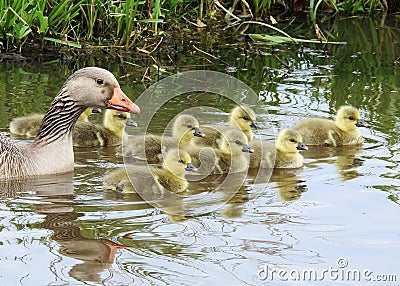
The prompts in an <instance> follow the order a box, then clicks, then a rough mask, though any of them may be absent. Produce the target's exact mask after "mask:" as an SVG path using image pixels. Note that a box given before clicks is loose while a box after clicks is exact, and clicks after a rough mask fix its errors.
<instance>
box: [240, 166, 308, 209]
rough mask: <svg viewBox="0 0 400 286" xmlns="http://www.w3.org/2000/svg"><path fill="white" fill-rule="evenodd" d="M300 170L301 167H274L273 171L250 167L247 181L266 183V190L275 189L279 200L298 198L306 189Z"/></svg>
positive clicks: (285, 200) (250, 182)
mask: <svg viewBox="0 0 400 286" xmlns="http://www.w3.org/2000/svg"><path fill="white" fill-rule="evenodd" d="M302 171H303V170H302V169H274V170H273V171H272V170H270V169H266V170H264V169H261V170H256V169H251V170H249V174H248V178H249V181H248V182H249V184H264V185H265V186H267V185H268V188H267V190H275V189H276V193H277V197H278V199H279V200H280V201H283V202H287V201H293V200H298V199H300V198H301V196H302V194H303V193H304V192H306V191H307V190H308V188H307V184H306V181H305V180H304V179H302V177H301V176H300V173H301V172H302ZM259 172H261V174H260V173H259ZM271 172H272V173H271ZM265 174H267V175H265Z"/></svg>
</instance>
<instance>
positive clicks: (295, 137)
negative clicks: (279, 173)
mask: <svg viewBox="0 0 400 286" xmlns="http://www.w3.org/2000/svg"><path fill="white" fill-rule="evenodd" d="M249 145H250V148H253V149H254V152H253V154H251V155H250V165H249V167H250V168H276V169H281V168H285V169H286V168H287V169H289V168H300V167H302V166H303V156H302V155H301V154H300V153H299V150H307V149H308V148H307V146H306V145H304V144H303V143H302V138H301V135H300V133H299V132H297V131H296V130H293V129H283V130H282V131H280V132H279V134H278V137H277V139H276V143H275V144H274V143H272V142H267V141H262V140H253V141H251V142H250V144H249Z"/></svg>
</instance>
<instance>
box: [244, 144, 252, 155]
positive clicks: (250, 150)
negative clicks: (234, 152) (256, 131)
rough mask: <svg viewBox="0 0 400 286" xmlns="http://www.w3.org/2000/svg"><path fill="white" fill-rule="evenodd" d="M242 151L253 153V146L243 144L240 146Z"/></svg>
mask: <svg viewBox="0 0 400 286" xmlns="http://www.w3.org/2000/svg"><path fill="white" fill-rule="evenodd" d="M242 152H248V153H253V152H254V149H253V148H250V146H249V145H247V144H244V145H243V148H242Z"/></svg>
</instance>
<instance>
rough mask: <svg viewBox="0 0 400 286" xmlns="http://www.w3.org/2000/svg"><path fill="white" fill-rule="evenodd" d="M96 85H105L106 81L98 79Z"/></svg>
mask: <svg viewBox="0 0 400 286" xmlns="http://www.w3.org/2000/svg"><path fill="white" fill-rule="evenodd" d="M96 83H97V84H100V85H103V84H104V80H102V79H101V78H98V79H96Z"/></svg>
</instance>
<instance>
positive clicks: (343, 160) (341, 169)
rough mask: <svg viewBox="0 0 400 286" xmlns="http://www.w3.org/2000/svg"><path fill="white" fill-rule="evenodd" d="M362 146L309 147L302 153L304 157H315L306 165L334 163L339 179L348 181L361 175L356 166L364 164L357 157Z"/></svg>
mask: <svg viewBox="0 0 400 286" xmlns="http://www.w3.org/2000/svg"><path fill="white" fill-rule="evenodd" d="M361 151H362V147H359V146H355V147H336V148H335V147H310V149H309V151H308V152H306V153H304V157H305V158H306V159H316V161H313V162H310V163H308V164H307V166H308V167H312V166H315V165H316V164H320V163H325V164H335V167H336V170H337V172H338V175H339V178H340V180H341V181H348V180H352V179H355V178H358V177H359V176H361V174H360V173H359V170H358V167H360V166H362V165H363V164H364V160H363V159H361V158H358V157H357V154H358V153H360V152H361Z"/></svg>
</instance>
